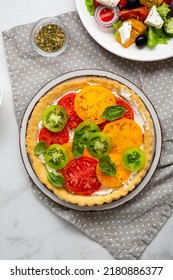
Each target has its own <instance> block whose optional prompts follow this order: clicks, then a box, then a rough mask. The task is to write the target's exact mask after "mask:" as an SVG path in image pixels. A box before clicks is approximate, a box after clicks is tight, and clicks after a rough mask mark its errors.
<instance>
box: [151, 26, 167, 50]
mask: <svg viewBox="0 0 173 280" xmlns="http://www.w3.org/2000/svg"><path fill="white" fill-rule="evenodd" d="M147 37H148V43H147V44H148V46H149V47H155V46H156V45H158V44H167V43H168V41H169V39H170V37H169V36H167V35H166V34H165V33H164V31H163V30H162V28H161V29H156V28H155V27H153V26H148V30H147Z"/></svg>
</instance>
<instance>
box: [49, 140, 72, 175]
mask: <svg viewBox="0 0 173 280" xmlns="http://www.w3.org/2000/svg"><path fill="white" fill-rule="evenodd" d="M45 162H46V164H47V165H48V166H49V167H51V168H53V169H56V170H60V169H62V168H64V167H65V166H66V165H67V163H68V162H69V155H68V152H67V149H66V148H65V147H63V146H62V145H59V144H53V145H50V146H49V147H48V148H47V149H46V153H45Z"/></svg>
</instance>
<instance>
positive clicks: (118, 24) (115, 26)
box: [112, 19, 123, 38]
mask: <svg viewBox="0 0 173 280" xmlns="http://www.w3.org/2000/svg"><path fill="white" fill-rule="evenodd" d="M122 23H123V22H122V20H121V19H119V20H118V21H117V22H116V23H113V24H112V26H113V27H114V28H115V33H114V37H115V38H117V36H118V28H119V27H120V26H121V25H122Z"/></svg>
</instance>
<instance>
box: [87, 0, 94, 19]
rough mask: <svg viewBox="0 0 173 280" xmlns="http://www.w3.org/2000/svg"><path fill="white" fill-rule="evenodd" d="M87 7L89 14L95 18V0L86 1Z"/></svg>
mask: <svg viewBox="0 0 173 280" xmlns="http://www.w3.org/2000/svg"><path fill="white" fill-rule="evenodd" d="M85 5H86V7H87V10H88V12H89V13H90V15H91V16H94V12H95V7H94V1H93V0H85Z"/></svg>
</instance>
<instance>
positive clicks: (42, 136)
mask: <svg viewBox="0 0 173 280" xmlns="http://www.w3.org/2000/svg"><path fill="white" fill-rule="evenodd" d="M42 140H43V141H44V142H46V144H47V146H50V145H52V144H61V145H62V144H64V143H67V142H68V141H69V133H68V130H67V128H64V129H63V130H61V131H59V132H52V131H50V130H48V129H47V128H46V127H43V128H42V129H41V130H40V133H39V141H42Z"/></svg>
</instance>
